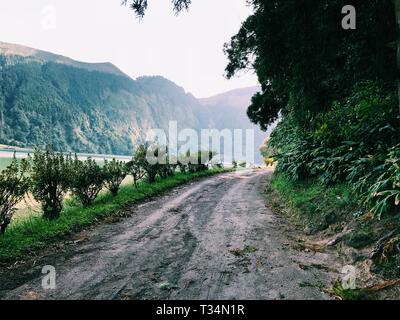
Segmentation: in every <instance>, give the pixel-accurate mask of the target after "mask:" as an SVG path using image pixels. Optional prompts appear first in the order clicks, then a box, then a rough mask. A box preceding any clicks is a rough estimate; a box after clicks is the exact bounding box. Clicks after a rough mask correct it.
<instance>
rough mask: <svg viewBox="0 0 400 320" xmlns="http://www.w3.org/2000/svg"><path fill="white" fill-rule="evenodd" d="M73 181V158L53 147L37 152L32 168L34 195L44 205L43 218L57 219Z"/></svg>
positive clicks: (37, 150)
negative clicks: (55, 150)
mask: <svg viewBox="0 0 400 320" xmlns="http://www.w3.org/2000/svg"><path fill="white" fill-rule="evenodd" d="M70 181H71V157H70V156H64V155H63V154H62V153H55V152H54V151H53V150H52V148H51V147H47V148H46V150H45V151H44V152H43V151H41V150H39V149H36V150H35V153H34V157H33V166H32V194H33V197H34V198H35V199H36V200H37V201H38V202H40V203H41V204H42V209H43V217H44V218H46V219H50V220H52V219H56V218H58V217H59V216H60V212H61V210H62V208H63V200H64V197H65V193H66V192H67V190H68V188H69V186H70Z"/></svg>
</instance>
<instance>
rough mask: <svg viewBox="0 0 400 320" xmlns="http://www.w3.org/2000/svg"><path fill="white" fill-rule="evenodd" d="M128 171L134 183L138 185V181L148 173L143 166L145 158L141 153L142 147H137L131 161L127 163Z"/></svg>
mask: <svg viewBox="0 0 400 320" xmlns="http://www.w3.org/2000/svg"><path fill="white" fill-rule="evenodd" d="M126 170H127V172H128V173H129V174H130V175H131V176H132V177H133V184H134V185H135V187H136V188H137V187H138V181H139V180H141V179H143V178H144V176H145V175H146V171H145V170H144V168H143V159H142V153H141V147H140V146H139V147H137V148H136V151H135V153H134V155H133V158H132V160H131V161H130V162H128V163H127V164H126Z"/></svg>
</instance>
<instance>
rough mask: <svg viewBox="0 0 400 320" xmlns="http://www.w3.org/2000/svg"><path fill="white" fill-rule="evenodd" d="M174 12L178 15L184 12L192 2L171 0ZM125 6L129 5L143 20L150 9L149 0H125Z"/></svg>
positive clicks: (188, 0)
mask: <svg viewBox="0 0 400 320" xmlns="http://www.w3.org/2000/svg"><path fill="white" fill-rule="evenodd" d="M171 2H172V5H173V8H174V11H175V12H176V13H178V12H180V11H182V10H183V9H186V10H187V9H188V8H189V5H190V3H191V2H192V1H191V0H171ZM122 4H123V5H129V7H130V8H131V9H132V10H133V11H135V13H136V14H137V16H138V17H140V18H142V17H143V16H144V14H145V12H146V10H147V7H148V0H123V1H122Z"/></svg>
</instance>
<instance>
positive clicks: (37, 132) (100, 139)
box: [0, 42, 266, 160]
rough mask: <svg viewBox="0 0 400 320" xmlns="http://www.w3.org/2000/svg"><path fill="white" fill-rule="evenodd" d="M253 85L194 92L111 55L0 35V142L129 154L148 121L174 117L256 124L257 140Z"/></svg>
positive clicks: (210, 123)
mask: <svg viewBox="0 0 400 320" xmlns="http://www.w3.org/2000/svg"><path fill="white" fill-rule="evenodd" d="M257 90H258V88H246V89H239V90H234V91H231V92H227V93H225V94H222V95H218V96H216V97H212V98H208V99H196V98H195V97H194V96H193V95H191V94H190V93H186V92H185V90H184V89H183V88H181V87H179V86H177V85H176V84H175V83H173V82H171V81H169V80H167V79H165V78H163V77H141V78H138V79H136V80H133V79H131V78H129V77H128V76H127V75H125V74H124V73H123V72H122V71H120V70H119V69H118V68H117V67H115V66H114V65H112V64H110V63H94V64H92V63H82V62H78V61H74V60H72V59H69V58H66V57H63V56H60V55H55V54H52V53H48V52H44V51H39V50H36V49H32V48H27V47H23V46H19V45H13V44H6V43H2V42H0V144H9V145H15V146H20V147H25V146H44V145H46V144H52V145H53V146H54V147H55V148H57V149H58V150H63V151H73V152H88V153H101V154H119V155H129V154H131V153H132V151H133V150H134V146H135V144H137V143H140V142H142V141H144V139H145V138H146V134H147V133H148V131H149V130H150V129H152V128H161V129H164V130H167V129H168V124H169V121H172V120H174V121H177V122H178V125H179V126H180V128H194V129H200V128H217V129H223V128H231V129H234V128H243V129H245V128H254V129H255V130H256V144H257V146H256V147H257V148H258V144H261V143H262V140H263V139H264V138H265V137H266V133H263V132H261V131H260V130H259V129H258V128H257V127H256V126H254V125H253V124H251V123H250V121H249V120H248V118H247V116H246V109H247V106H248V105H249V104H250V98H251V96H252V95H253V94H254V93H255V92H256V91H257ZM256 153H257V154H258V150H257V152H256ZM258 160H259V158H258Z"/></svg>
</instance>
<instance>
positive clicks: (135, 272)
mask: <svg viewBox="0 0 400 320" xmlns="http://www.w3.org/2000/svg"><path fill="white" fill-rule="evenodd" d="M269 175H270V171H265V170H258V171H254V172H242V173H228V174H222V175H218V176H214V177H211V178H207V179H205V180H201V181H199V182H196V183H190V184H188V185H185V186H181V187H178V188H175V189H174V190H172V191H170V192H168V193H166V194H164V195H162V196H160V197H159V198H157V199H155V200H152V201H149V202H146V203H144V204H141V205H136V206H133V207H131V208H129V209H127V211H128V212H127V213H129V214H130V215H129V217H128V218H125V219H123V220H121V221H119V222H116V223H112V224H105V225H101V226H97V227H95V228H94V229H93V230H90V231H87V232H86V234H85V237H86V238H87V240H86V241H85V242H83V243H80V244H76V245H74V246H70V247H69V248H68V249H66V250H65V251H61V252H55V253H54V254H51V255H50V256H48V257H46V258H44V259H43V261H40V266H42V265H45V264H51V265H54V266H55V268H56V271H57V288H56V289H55V290H49V291H45V290H43V289H42V288H41V276H42V275H41V273H40V270H41V267H40V266H39V265H38V266H36V267H35V268H29V269H26V270H20V273H18V272H12V273H10V274H12V276H11V279H8V281H7V283H8V287H7V288H2V290H1V291H0V297H1V298H3V299H23V298H27V297H28V298H37V299H284V298H288V299H325V298H327V296H326V295H325V294H324V293H322V292H321V290H320V289H319V288H316V287H301V286H300V283H302V282H307V283H312V282H314V283H315V282H317V281H318V282H321V281H325V282H326V281H328V278H329V277H328V276H327V275H325V274H323V273H322V272H319V273H318V272H317V273H316V272H310V271H305V270H302V269H301V268H299V265H298V263H296V262H294V261H295V260H297V261H298V260H299V259H300V258H301V259H303V257H299V253H298V252H296V251H293V250H292V249H290V248H289V246H288V245H287V242H288V239H287V238H285V236H284V234H283V233H282V231H281V230H280V225H281V223H282V222H281V221H278V220H277V219H279V218H278V217H276V216H274V215H273V214H272V212H271V211H270V210H269V209H268V208H267V207H266V200H265V195H264V189H265V184H266V182H267V179H268V177H269ZM1 276H2V277H3V276H5V275H4V274H2V275H1ZM12 277H14V278H15V279H14V280H13V278H12ZM21 282H22V283H21ZM10 283H15V284H16V285H15V287H12V288H10Z"/></svg>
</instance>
